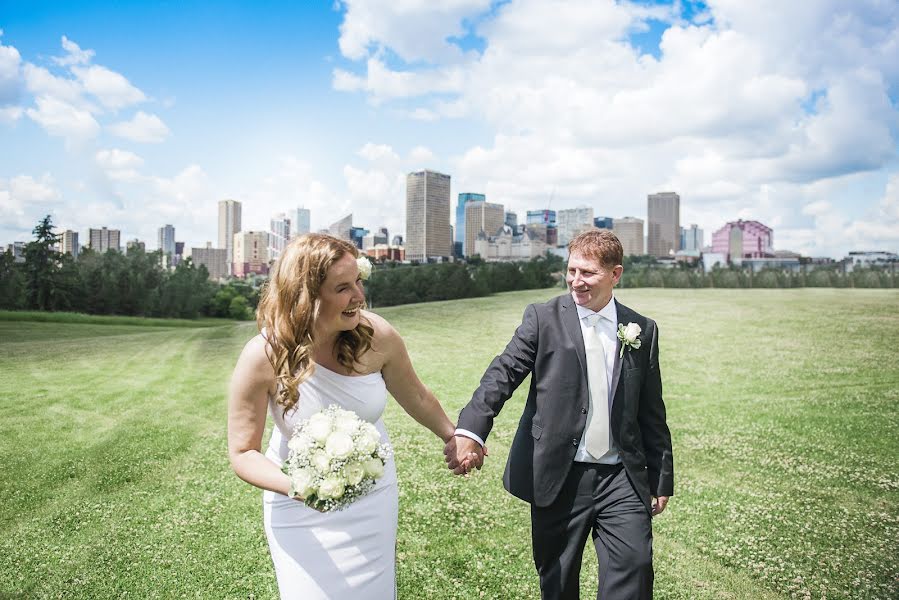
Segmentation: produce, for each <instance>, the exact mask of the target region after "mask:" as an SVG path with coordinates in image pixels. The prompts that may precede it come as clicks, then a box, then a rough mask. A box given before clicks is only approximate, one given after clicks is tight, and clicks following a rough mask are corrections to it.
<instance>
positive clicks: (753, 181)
mask: <svg viewBox="0 0 899 600" xmlns="http://www.w3.org/2000/svg"><path fill="white" fill-rule="evenodd" d="M0 30H2V35H0V244H2V245H5V244H8V243H11V242H13V241H28V240H30V239H32V234H31V230H32V229H33V228H34V226H35V224H36V223H37V222H38V220H40V219H41V218H42V217H43V216H44V215H46V214H50V215H51V216H52V219H53V223H54V224H55V225H56V226H57V227H58V228H60V229H73V230H75V231H78V232H80V235H81V236H85V235H86V232H87V229H88V228H90V227H102V226H106V227H110V228H117V229H120V230H121V231H122V240H123V242H124V241H125V240H130V239H133V238H139V239H141V240H144V241H145V242H146V243H147V247H148V249H151V248H155V247H156V245H157V230H158V228H159V227H161V226H163V225H165V224H172V225H174V226H175V232H176V235H175V237H176V239H177V240H178V241H184V242H186V243H187V244H188V245H189V246H203V245H205V242H206V241H211V242H213V245H215V244H216V241H217V210H218V209H217V203H218V201H219V200H223V199H226V198H232V199H236V200H239V201H241V202H242V203H243V228H244V229H245V230H250V229H253V230H267V229H268V227H269V221H270V219H271V218H272V216H273V215H275V214H276V213H280V212H286V211H290V210H291V209H293V208H296V207H300V206H302V207H305V208H309V209H310V211H311V217H312V227H313V229H314V230H317V229H321V228H325V227H327V226H328V225H329V224H330V223H332V222H334V221H336V220H338V219H339V218H341V217H343V216H345V215H346V214H347V213H350V212H352V213H353V221H354V225H357V226H362V227H366V228H368V229H372V230H374V229H376V228H378V227H381V226H386V227H387V228H388V229H389V230H390V234H391V236H392V235H394V234H397V233H399V234H402V233H403V232H404V229H405V176H406V174H407V173H409V172H412V171H417V170H421V169H425V168H427V169H432V170H437V171H440V172H443V173H447V174H449V175H451V176H452V203H453V210H452V213H453V214H455V210H454V209H455V205H456V197H457V195H458V194H459V193H461V192H477V193H485V194H486V195H487V200H488V201H491V202H498V203H501V204H503V205H504V206H505V207H506V210H512V211H515V212H518V213H519V215H520V217H522V218H523V216H524V212H525V211H526V210H529V209H543V208H551V209H555V210H560V209H564V208H575V207H579V206H590V207H593V210H594V215H595V216H611V217H624V216H635V217H639V218H643V219H645V218H646V197H647V195H648V194H651V193H655V192H661V191H675V192H677V193H678V194H679V195H680V197H681V224H682V225H683V226H687V225H689V224H692V223H696V224H698V225H699V226H700V227H701V228H703V229H704V230H705V238H706V243H709V242H710V240H711V234H712V232H713V231H715V230H717V229H719V228H720V227H721V226H722V225H724V223H726V222H728V221H732V220H736V219H755V220H759V221H761V222H763V223H765V224H766V225H768V226H770V227H772V228H773V229H774V247H775V248H776V249H778V250H792V251H796V252H801V253H803V254H805V255H809V256H832V257H836V258H840V257H842V256H844V255H845V254H846V252H848V251H850V250H886V251H892V252H896V251H899V160H897V148H899V146H897V143H899V3H897V2H894V1H892V0H808V1H803V2H783V0H757V1H754V2H745V0H709V1H707V2H694V1H690V0H678V1H674V2H648V1H644V2H616V1H613V0H568V1H552V0H539V1H538V0H504V1H501V2H496V1H491V0H389V1H388V0H338V1H336V2H333V3H332V2H287V1H274V0H262V1H257V2H227V1H219V2H215V3H210V2H192V1H189V0H185V1H179V2H133V1H131V2H129V1H122V2H116V3H114V4H113V3H108V2H101V1H90V0H80V1H79V2H69V3H63V2H55V1H41V0H22V1H19V0H0ZM82 243H84V240H82Z"/></svg>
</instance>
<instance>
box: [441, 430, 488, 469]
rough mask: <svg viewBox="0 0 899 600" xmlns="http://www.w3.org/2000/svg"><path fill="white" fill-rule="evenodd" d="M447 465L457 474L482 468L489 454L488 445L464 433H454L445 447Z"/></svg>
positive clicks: (444, 453)
mask: <svg viewBox="0 0 899 600" xmlns="http://www.w3.org/2000/svg"><path fill="white" fill-rule="evenodd" d="M443 455H444V458H445V460H446V466H447V467H448V468H449V470H450V471H452V472H453V473H455V474H456V475H466V474H467V473H469V472H470V471H471V470H472V469H480V468H481V467H482V466H483V465H484V457H485V456H487V455H488V454H487V446H483V447H482V446H481V445H480V444H479V443H478V442H476V441H475V440H473V439H471V438H470V437H466V436H464V435H454V436H453V437H451V438H450V439H449V441H447V442H446V446H444V448H443Z"/></svg>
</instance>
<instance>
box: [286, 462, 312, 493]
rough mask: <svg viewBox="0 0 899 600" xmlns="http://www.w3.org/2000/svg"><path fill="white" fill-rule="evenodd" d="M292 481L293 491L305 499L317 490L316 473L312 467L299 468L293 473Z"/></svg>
mask: <svg viewBox="0 0 899 600" xmlns="http://www.w3.org/2000/svg"><path fill="white" fill-rule="evenodd" d="M290 483H291V487H292V488H293V493H294V494H296V495H297V496H299V497H300V498H301V499H304V500H305V499H306V498H308V497H309V495H310V494H313V493H314V492H315V473H313V472H312V471H311V470H310V469H297V470H296V471H294V472H293V473H291V475H290Z"/></svg>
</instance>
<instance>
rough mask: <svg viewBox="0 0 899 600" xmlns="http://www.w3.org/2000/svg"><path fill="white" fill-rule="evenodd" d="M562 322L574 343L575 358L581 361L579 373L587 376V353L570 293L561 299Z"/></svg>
mask: <svg viewBox="0 0 899 600" xmlns="http://www.w3.org/2000/svg"><path fill="white" fill-rule="evenodd" d="M562 323H563V324H564V326H565V331H566V332H568V336H569V337H570V338H571V341H572V342H573V343H574V351H575V352H577V360H578V362H579V363H581V374H582V375H583V376H584V377H585V378H586V377H587V354H586V352H585V350H584V334H583V333H581V322H580V319H578V316H577V309H576V308H575V307H574V300H573V299H572V297H571V294H568V296H567V297H566V298H565V299H564V300H562Z"/></svg>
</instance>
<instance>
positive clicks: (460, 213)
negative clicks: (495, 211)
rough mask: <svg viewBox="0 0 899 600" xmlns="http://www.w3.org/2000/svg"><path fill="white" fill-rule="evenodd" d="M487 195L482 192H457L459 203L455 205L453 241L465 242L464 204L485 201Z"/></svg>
mask: <svg viewBox="0 0 899 600" xmlns="http://www.w3.org/2000/svg"><path fill="white" fill-rule="evenodd" d="M486 200H487V196H485V195H484V194H473V193H471V192H463V193H461V194H459V203H458V204H457V205H456V229H455V233H456V236H455V238H454V239H453V241H454V242H462V243H465V205H466V204H467V203H468V202H485V201H486Z"/></svg>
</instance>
